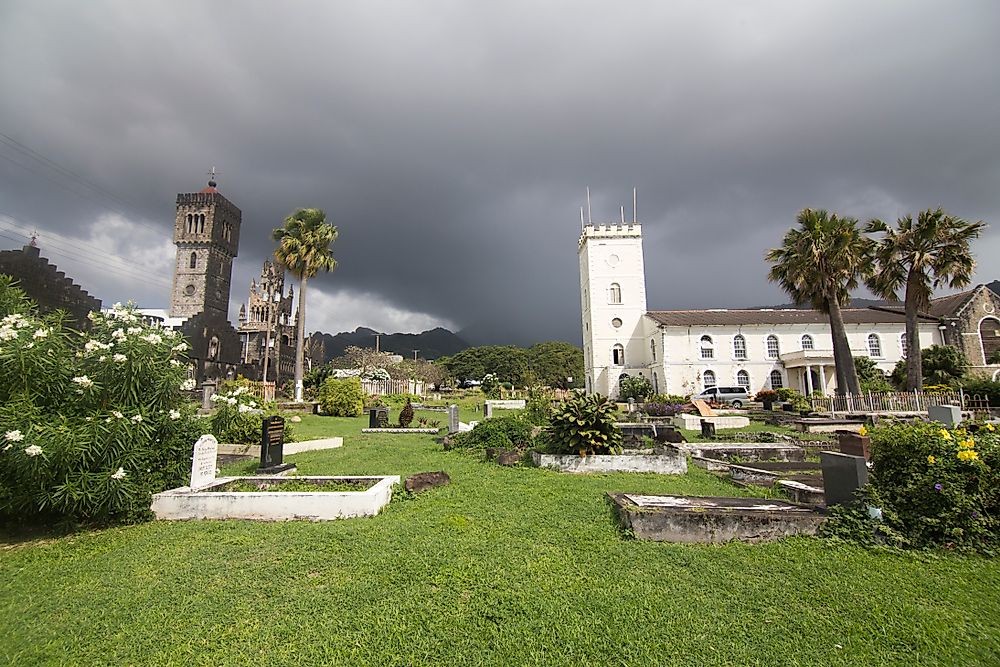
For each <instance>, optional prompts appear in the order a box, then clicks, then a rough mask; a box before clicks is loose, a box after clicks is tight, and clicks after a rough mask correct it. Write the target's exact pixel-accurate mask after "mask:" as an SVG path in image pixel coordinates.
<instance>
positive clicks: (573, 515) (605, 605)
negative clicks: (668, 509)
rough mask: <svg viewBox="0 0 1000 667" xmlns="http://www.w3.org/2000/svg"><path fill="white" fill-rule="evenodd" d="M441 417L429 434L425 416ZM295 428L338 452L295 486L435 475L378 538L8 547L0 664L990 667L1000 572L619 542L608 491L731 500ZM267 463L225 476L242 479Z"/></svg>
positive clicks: (328, 429)
mask: <svg viewBox="0 0 1000 667" xmlns="http://www.w3.org/2000/svg"><path fill="white" fill-rule="evenodd" d="M429 414H433V413H429ZM366 423H367V420H366V419H337V418H332V417H316V416H308V417H306V418H305V419H304V421H303V422H302V423H301V424H298V425H297V427H298V428H300V429H301V432H302V433H311V434H313V435H343V436H344V437H345V444H344V447H343V448H341V449H336V450H327V451H321V452H308V453H304V454H300V455H296V456H293V457H289V459H290V460H291V461H293V462H295V463H296V464H297V465H298V467H299V471H300V473H301V474H326V475H329V474H379V473H381V474H399V475H408V474H411V473H414V472H419V471H428V470H444V471H446V472H448V474H449V475H451V477H452V484H451V485H450V486H447V487H443V488H439V489H434V490H432V491H429V492H427V493H425V494H422V495H420V496H417V497H415V498H404V497H403V494H397V497H396V498H395V499H394V500H393V501H392V503H391V504H390V505H389V506H388V507H387V508H386V509H385V510H384V511H383V513H382V514H381V515H380V516H378V517H373V518H369V519H349V520H342V521H333V522H325V523H309V522H288V523H254V522H249V521H227V522H221V521H211V522H209V521H203V522H194V521H192V522H176V523H169V522H151V523H147V524H144V525H139V526H131V527H124V528H115V529H109V530H103V531H95V532H87V533H79V534H76V535H72V536H68V537H60V538H53V539H40V540H32V541H15V540H8V541H6V542H3V543H0V662H2V663H3V664H11V665H35V664H67V665H68V664H74V665H76V664H82V665H91V664H116V665H118V664H121V665H130V664H135V665H243V664H247V665H249V664H253V665H265V664H266V665H292V664H294V665H369V664H385V665H428V664H447V665H880V664H906V665H941V664H950V665H990V664H993V665H996V664H1000V658H998V656H1000V617H998V614H997V610H998V609H1000V562H997V561H995V560H989V559H983V558H975V557H964V556H956V555H950V554H899V553H890V552H878V551H867V550H864V549H860V548H856V547H853V546H848V545H843V544H838V543H834V542H829V541H824V540H820V539H814V538H796V539H787V540H783V541H781V542H776V543H771V544H764V545H757V546H750V545H745V544H739V543H735V544H727V545H722V546H684V545H671V544H657V543H646V542H640V541H636V540H630V539H625V538H624V537H623V536H622V535H621V534H620V533H619V531H618V530H617V528H616V527H615V525H614V524H613V523H612V521H611V516H610V509H609V505H608V503H607V502H606V501H605V499H604V494H605V492H607V491H629V492H637V493H684V494H697V495H713V494H727V495H733V494H738V493H739V490H737V489H736V488H735V487H732V486H730V485H728V484H727V483H725V482H723V481H721V480H718V479H716V478H715V477H712V476H711V475H709V474H708V473H706V472H704V471H702V470H700V469H697V468H692V470H691V472H690V473H689V474H687V475H685V476H680V477H669V476H657V475H645V474H617V475H592V476H570V475H562V474H558V473H554V472H549V471H544V470H537V469H514V468H501V467H498V466H495V465H492V464H485V463H480V462H478V461H476V460H474V459H472V458H471V457H469V456H466V455H463V454H461V453H456V452H444V451H442V449H441V446H440V445H438V444H436V443H435V442H434V438H433V437H432V436H425V435H399V436H391V435H384V434H372V435H366V434H362V433H361V432H360V431H361V428H362V427H363V426H364V425H366ZM253 467H255V463H250V464H245V465H240V464H237V465H235V466H230V467H229V468H227V470H226V471H225V472H229V473H232V472H233V471H236V470H247V469H250V468H253Z"/></svg>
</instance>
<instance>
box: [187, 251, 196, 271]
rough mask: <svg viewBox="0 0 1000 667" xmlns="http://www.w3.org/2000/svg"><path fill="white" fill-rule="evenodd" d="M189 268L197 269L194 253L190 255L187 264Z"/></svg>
mask: <svg viewBox="0 0 1000 667" xmlns="http://www.w3.org/2000/svg"><path fill="white" fill-rule="evenodd" d="M189 266H190V267H191V268H192V269H196V268H198V253H196V252H193V253H191V261H190V263H189Z"/></svg>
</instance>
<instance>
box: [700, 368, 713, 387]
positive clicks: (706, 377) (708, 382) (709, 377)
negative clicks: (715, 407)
mask: <svg viewBox="0 0 1000 667" xmlns="http://www.w3.org/2000/svg"><path fill="white" fill-rule="evenodd" d="M701 383H702V384H703V385H705V386H704V388H705V389H708V388H709V387H714V386H715V371H705V372H704V373H702V374H701Z"/></svg>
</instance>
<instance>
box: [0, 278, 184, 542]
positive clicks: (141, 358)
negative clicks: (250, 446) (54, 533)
mask: <svg viewBox="0 0 1000 667" xmlns="http://www.w3.org/2000/svg"><path fill="white" fill-rule="evenodd" d="M91 323H92V326H91V329H90V331H89V332H88V333H86V334H81V333H78V332H76V331H73V330H72V329H70V328H69V327H67V326H66V324H65V322H64V319H63V315H62V314H60V313H56V314H51V315H45V316H40V315H38V314H37V312H36V310H35V308H34V305H33V304H32V303H31V302H30V301H29V300H28V299H27V297H25V295H24V293H23V292H21V290H19V289H17V288H16V287H14V286H13V285H12V281H11V279H9V278H8V277H6V276H0V434H2V435H0V517H2V518H3V519H4V520H7V521H11V522H30V523H59V522H69V523H76V522H98V523H106V522H112V521H131V520H138V519H144V518H149V517H151V514H150V512H149V506H150V497H151V494H152V493H155V492H158V491H161V490H163V489H166V488H170V487H173V486H178V485H180V484H182V483H183V480H184V479H185V477H186V475H187V472H188V469H189V466H190V456H191V443H192V442H194V440H195V439H197V437H198V435H199V430H200V429H199V426H198V424H197V423H196V422H195V420H194V419H193V416H192V415H193V410H192V407H191V406H190V405H189V404H187V403H186V402H185V400H184V396H183V393H182V385H183V384H184V383H185V381H186V379H187V364H186V355H185V354H184V352H185V351H186V349H187V344H186V343H185V342H184V341H183V338H182V337H181V336H179V335H177V334H176V333H175V332H173V331H172V330H167V329H163V328H161V327H159V326H156V325H151V324H149V323H147V322H145V321H144V320H143V319H142V317H141V315H140V314H138V313H137V312H136V311H135V308H134V307H133V306H132V305H128V306H121V305H120V304H115V306H114V308H113V309H112V310H111V311H110V312H108V313H106V314H100V313H92V314H91Z"/></svg>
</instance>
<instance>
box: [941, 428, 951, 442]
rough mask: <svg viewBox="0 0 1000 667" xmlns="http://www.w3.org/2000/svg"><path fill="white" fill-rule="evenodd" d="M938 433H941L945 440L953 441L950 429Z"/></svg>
mask: <svg viewBox="0 0 1000 667" xmlns="http://www.w3.org/2000/svg"><path fill="white" fill-rule="evenodd" d="M938 433H940V434H941V437H942V438H944V439H945V440H951V433H948V429H946V428H943V429H941V430H940V431H938Z"/></svg>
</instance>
